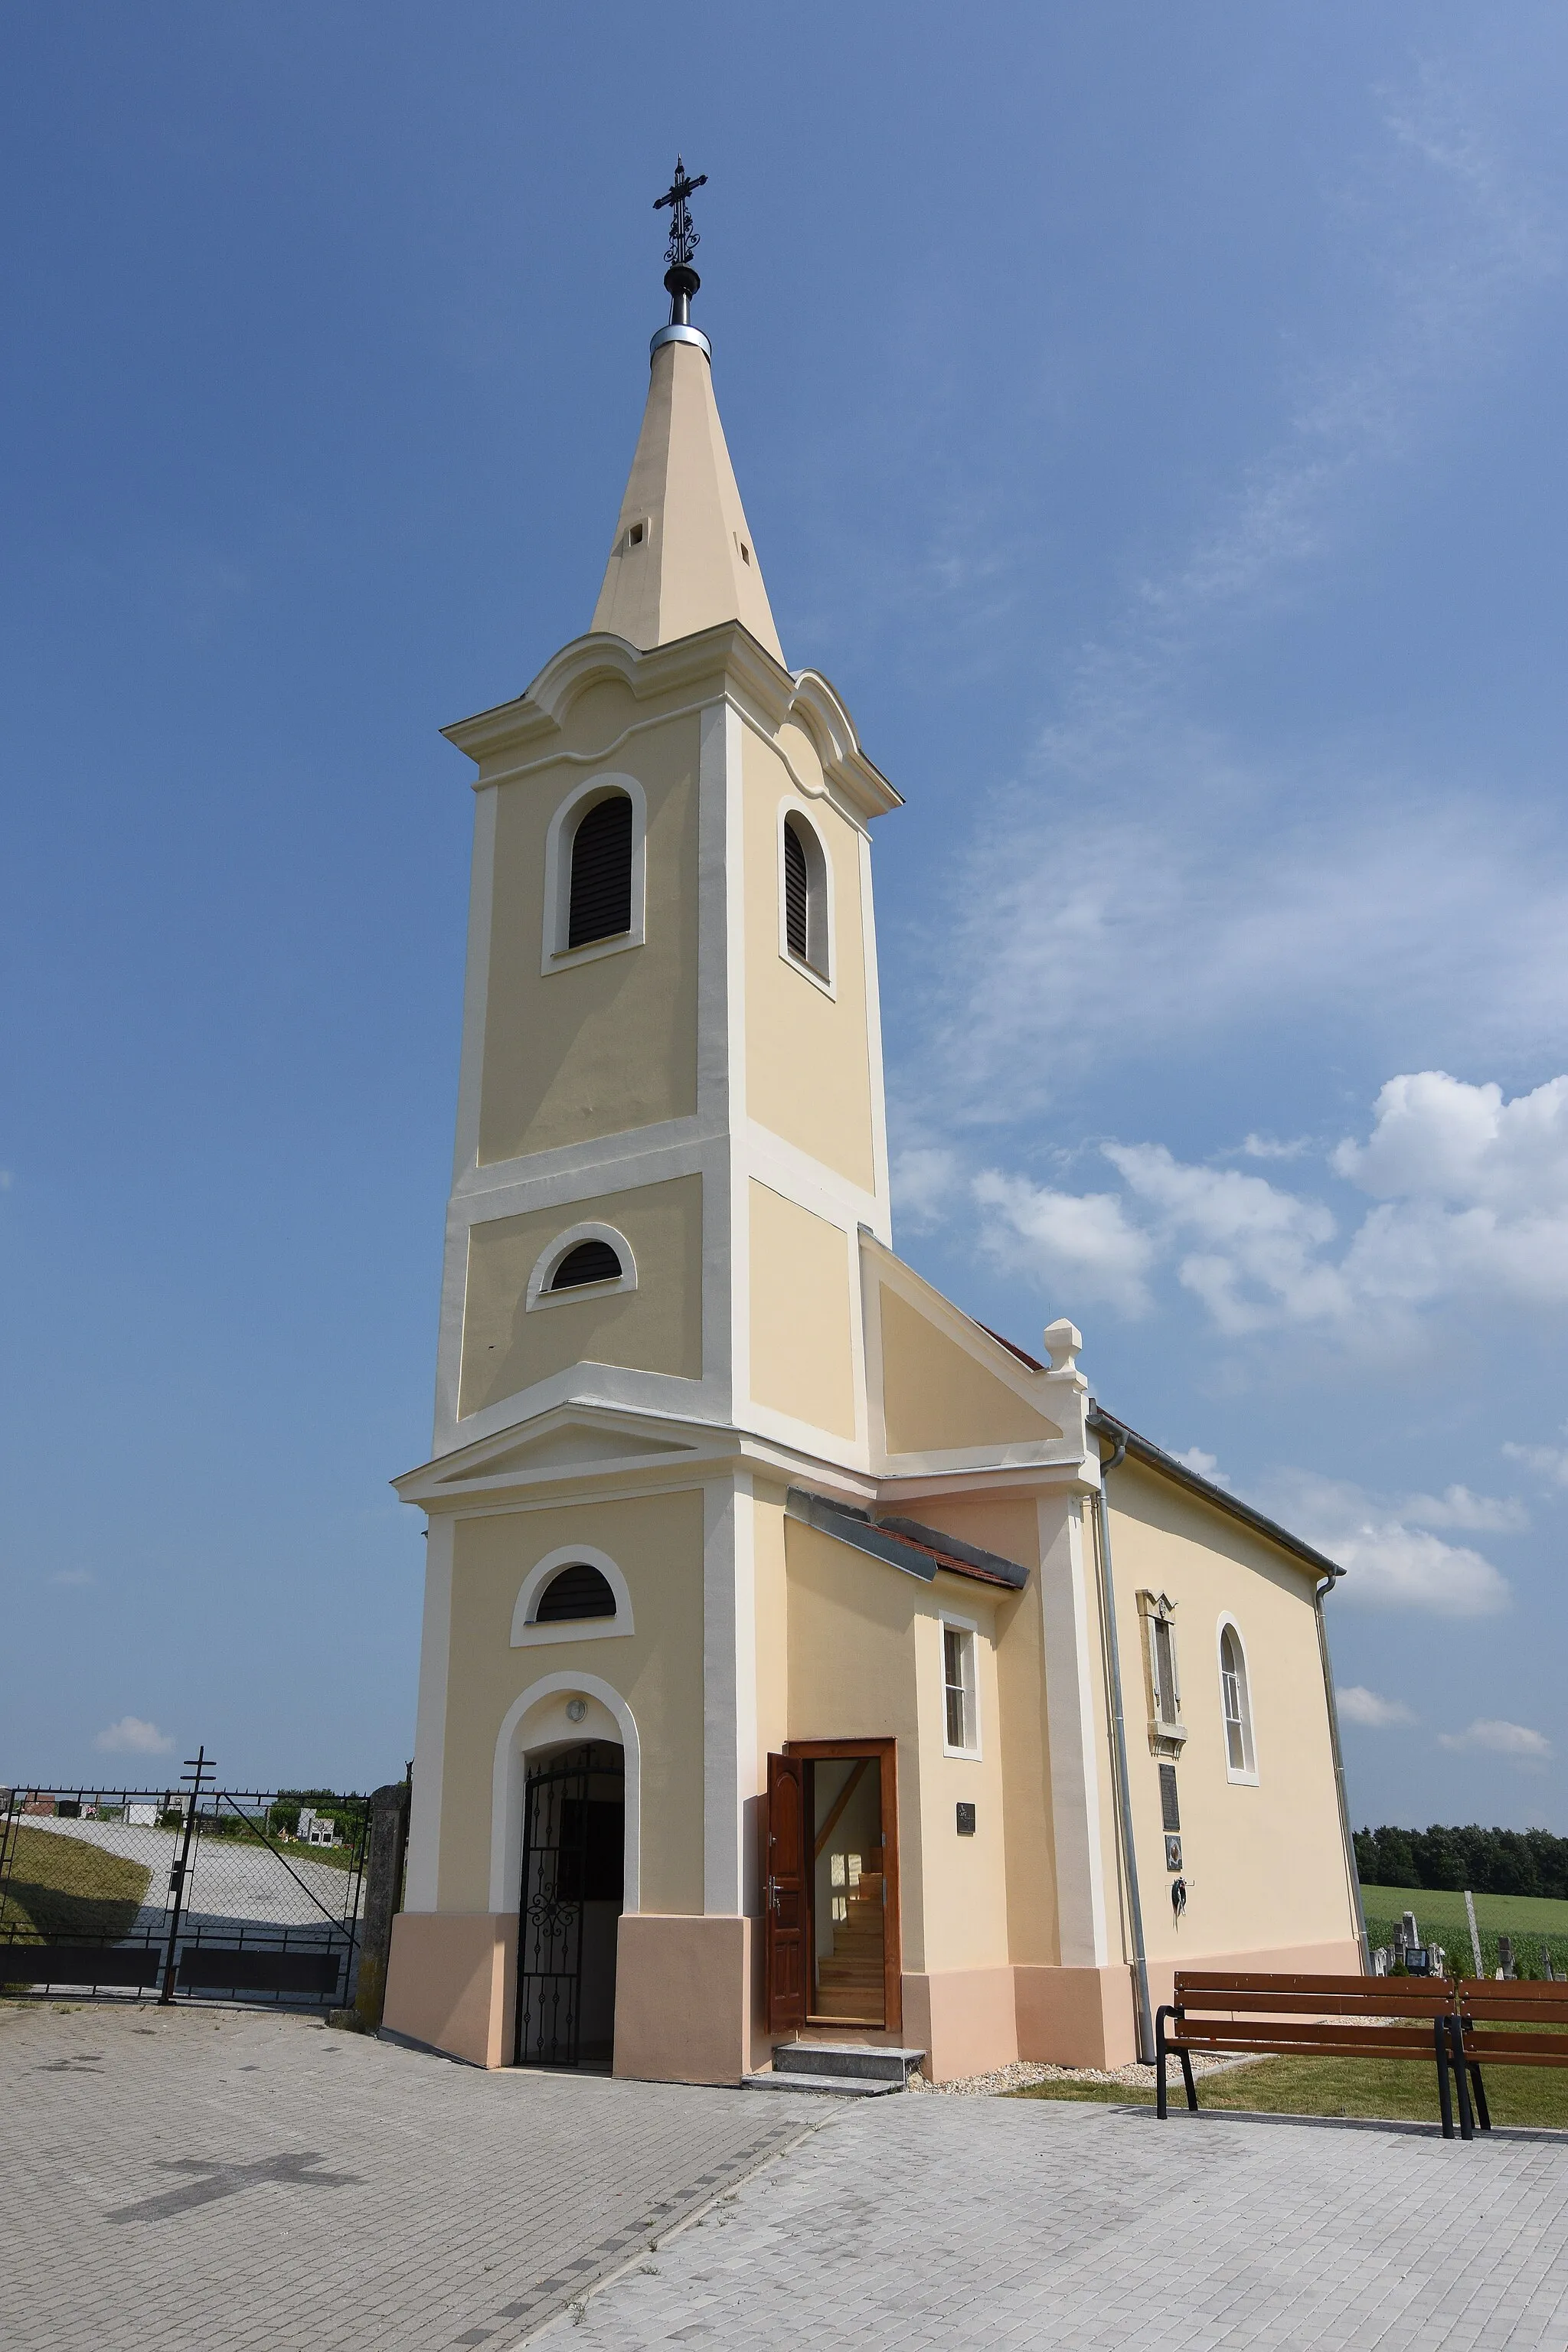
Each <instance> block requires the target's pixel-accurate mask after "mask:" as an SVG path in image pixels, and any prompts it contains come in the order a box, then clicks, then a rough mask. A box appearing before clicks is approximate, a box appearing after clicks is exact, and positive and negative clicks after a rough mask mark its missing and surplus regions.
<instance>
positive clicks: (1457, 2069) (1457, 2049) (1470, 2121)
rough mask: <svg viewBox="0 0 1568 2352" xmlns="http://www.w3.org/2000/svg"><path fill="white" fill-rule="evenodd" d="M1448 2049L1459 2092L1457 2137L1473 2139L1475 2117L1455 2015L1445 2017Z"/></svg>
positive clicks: (1461, 2040) (1459, 2031)
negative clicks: (1471, 2105)
mask: <svg viewBox="0 0 1568 2352" xmlns="http://www.w3.org/2000/svg"><path fill="white" fill-rule="evenodd" d="M1446 2023H1447V2028H1448V2049H1449V2053H1450V2055H1451V2057H1452V2059H1453V2063H1454V2084H1455V2087H1456V2089H1457V2090H1458V2094H1459V2137H1460V2138H1461V2139H1474V2137H1475V2136H1476V2119H1475V2116H1474V2114H1473V2112H1472V2111H1471V2107H1470V2086H1469V2084H1468V2080H1467V2079H1466V2074H1465V2035H1464V2029H1463V2027H1462V2026H1461V2025H1460V2023H1459V2021H1458V2018H1457V2017H1450V2018H1448V2019H1447V2020H1446Z"/></svg>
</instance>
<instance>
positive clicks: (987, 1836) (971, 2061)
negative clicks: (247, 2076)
mask: <svg viewBox="0 0 1568 2352" xmlns="http://www.w3.org/2000/svg"><path fill="white" fill-rule="evenodd" d="M693 185H695V183H693V182H691V181H689V180H688V179H687V178H686V176H685V174H684V172H683V171H681V170H679V168H678V172H677V176H676V182H675V185H674V187H673V189H672V190H671V192H670V197H669V198H668V199H666V200H664V201H666V202H668V204H669V205H670V209H671V217H672V223H673V226H674V232H675V233H674V236H673V237H672V240H671V246H670V251H669V255H668V259H669V262H670V268H669V270H668V276H667V278H666V280H665V283H666V286H667V288H668V290H669V293H670V296H671V320H670V323H669V324H668V325H667V326H664V327H661V328H660V329H659V331H658V333H657V334H656V335H655V336H654V338H653V343H652V354H651V361H652V364H651V375H650V380H649V383H648V391H647V407H646V410H645V412H644V415H643V421H642V430H641V434H640V436H639V437H638V440H637V451H636V455H635V457H634V458H633V460H632V467H631V474H630V478H629V479H628V480H627V483H626V495H625V497H624V499H623V500H622V502H621V509H620V515H619V519H618V520H617V522H616V530H615V536H614V539H613V541H612V542H611V546H610V551H609V558H608V562H607V563H606V566H605V578H604V585H603V587H602V588H601V590H600V592H599V600H598V604H597V605H596V606H595V611H594V614H593V618H592V621H591V624H590V625H589V628H588V631H587V634H586V635H581V636H576V637H574V638H573V639H572V641H571V642H570V643H569V644H568V645H566V646H563V649H562V650H561V651H560V652H559V653H557V654H556V655H555V656H553V658H552V660H550V661H549V662H547V663H546V665H545V667H543V668H542V670H541V671H540V673H539V675H538V676H537V677H535V679H534V680H533V683H532V685H531V686H530V687H529V688H528V690H527V692H526V693H524V694H522V695H521V696H520V697H519V698H517V699H515V700H512V701H508V702H503V703H500V704H499V705H498V706H497V707H496V708H495V709H489V710H486V711H482V712H481V713H480V714H479V716H478V717H477V718H474V719H465V720H463V721H462V722H461V723H459V724H458V725H457V726H454V727H450V728H448V729H447V737H448V740H450V741H451V742H452V743H454V744H455V745H456V746H457V748H458V750H459V751H461V752H463V753H464V754H465V755H466V756H467V757H468V759H469V760H470V761H472V762H473V766H474V774H473V778H472V783H473V789H474V793H475V832H474V852H473V880H472V897H471V904H470V912H469V921H468V979H467V995H466V1006H465V1013H464V1024H463V1038H462V1066H461V1077H460V1086H459V1097H458V1137H457V1152H456V1164H455V1170H454V1175H453V1182H452V1191H451V1197H450V1201H449V1203H448V1208H447V1244H446V1259H445V1276H444V1285H443V1293H442V1304H441V1320H440V1334H439V1343H438V1356H437V1404H436V1424H435V1436H434V1443H433V1447H432V1454H431V1459H430V1460H429V1461H428V1462H427V1463H426V1465H424V1466H423V1468H420V1469H417V1470H414V1471H411V1472H410V1473H408V1475H405V1476H404V1477H402V1478H400V1479H398V1480H397V1481H396V1482H395V1483H396V1490H397V1492H398V1494H399V1495H400V1496H402V1498H403V1499H404V1500H405V1502H407V1503H409V1504H412V1505H414V1506H416V1507H417V1508H418V1509H420V1510H421V1511H423V1512H424V1513H425V1515H426V1519H427V1522H428V1567H427V1570H426V1598H425V1615H424V1633H423V1643H422V1651H421V1660H420V1678H419V1707H418V1727H417V1737H416V1755H415V1763H414V1783H413V1804H412V1830H411V1838H410V1847H409V1858H408V1871H407V1884H406V1892H405V1906H406V1907H405V1909H404V1910H403V1911H402V1912H401V1914H400V1915H399V1916H398V1917H397V1919H396V1922H395V1929H394V1940H393V1948H392V1957H391V1963H390V1968H389V1971H388V1981H387V1990H386V2007H385V2024H386V2026H387V2027H388V2028H389V2029H390V2030H392V2031H393V2032H397V2033H400V2034H402V2035H405V2036H406V2037H408V2038H410V2039H412V2040H414V2041H416V2042H420V2043H423V2044H426V2045H428V2046H431V2047H433V2048H435V2049H437V2050H442V2051H446V2052H448V2053H452V2054H453V2055H454V2056H457V2057H460V2058H464V2059H467V2060H469V2061H471V2062H472V2063H475V2064H479V2065H484V2066H505V2065H512V2064H542V2065H549V2066H565V2067H573V2066H588V2067H595V2066H596V2067H599V2068H605V2067H613V2068H614V2071H615V2072H616V2074H623V2075H636V2076H643V2077H648V2078H657V2079H662V2080H674V2081H685V2082H697V2083H738V2082H741V2081H742V2080H743V2079H744V2077H745V2076H746V2075H748V2074H752V2073H755V2072H757V2071H759V2070H762V2069H764V2068H766V2067H768V2066H769V2065H770V2064H771V2063H772V2054H773V2049H774V2047H775V2046H776V2045H777V2044H779V2043H780V2042H790V2041H795V2040H801V2039H805V2040H812V2039H819V2040H822V2041H826V2042H858V2043H867V2044H878V2043H882V2044H889V2045H896V2046H898V2047H900V2048H904V2049H908V2050H914V2051H919V2052H920V2053H922V2060H921V2063H923V2066H924V2068H925V2071H926V2072H927V2073H928V2074H929V2075H931V2078H932V2079H934V2080H939V2081H941V2080H950V2079H952V2078H954V2077H957V2076H962V2075H966V2074H976V2073H979V2072H982V2071H984V2070H988V2069H990V2068H993V2067H995V2066H998V2065H1000V2064H1002V2063H1005V2062H1007V2061H1009V2060H1013V2059H1016V2058H1034V2059H1047V2060H1054V2061H1058V2062H1061V2063H1068V2064H1074V2065H1089V2066H1115V2065H1120V2064H1121V2063H1125V2062H1126V2061H1127V2060H1129V2059H1131V2058H1132V2057H1133V2056H1135V2055H1136V2054H1138V2052H1139V2049H1140V2046H1141V2044H1144V2042H1145V2036H1146V2035H1147V2032H1148V2018H1149V2015H1150V2012H1151V2010H1152V2006H1153V2005H1154V2004H1156V2003H1158V2002H1159V2001H1160V2000H1165V1999H1168V1998H1169V1988H1170V1981H1171V1974H1172V1971H1173V1969H1174V1968H1175V1967H1177V1966H1200V1967H1201V1966H1203V1965H1205V1964H1210V1965H1221V1964H1223V1965H1226V1966H1232V1967H1234V1966H1236V1965H1237V1964H1238V1963H1239V1962H1242V1961H1246V1962H1247V1963H1248V1964H1249V1965H1252V1966H1254V1967H1257V1968H1258V1969H1332V1970H1358V1969H1361V1968H1362V1967H1363V1964H1364V1952H1363V1940H1364V1939H1363V1931H1362V1928H1361V1923H1360V1914H1359V1903H1358V1896H1357V1892H1356V1882H1355V1875H1354V1869H1353V1862H1352V1854H1351V1851H1350V1845H1349V1837H1348V1831H1347V1824H1346V1819H1345V1810H1344V1801H1343V1790H1342V1778H1341V1771H1340V1761H1339V1742H1338V1735H1337V1730H1336V1726H1335V1718H1334V1703H1333V1691H1332V1683H1331V1675H1330V1671H1329V1658H1328V1649H1327V1644H1326V1641H1325V1636H1324V1628H1323V1616H1322V1606H1323V1600H1324V1597H1325V1595H1326V1594H1327V1593H1328V1592H1330V1591H1331V1589H1332V1586H1333V1583H1334V1581H1335V1580H1336V1579H1337V1577H1338V1576H1339V1574H1340V1573H1341V1571H1340V1570H1338V1569H1337V1568H1336V1567H1335V1566H1334V1565H1333V1563H1332V1562H1331V1561H1330V1560H1327V1559H1323V1558H1322V1557H1321V1555H1320V1554H1319V1553H1317V1552H1316V1551H1314V1550H1313V1549H1311V1548H1310V1546H1309V1545H1307V1544H1305V1543H1303V1542H1300V1541H1299V1540H1298V1539H1297V1538H1295V1537H1293V1536H1292V1535H1290V1534H1289V1532H1288V1531H1287V1530H1285V1529H1284V1528H1279V1527H1278V1526H1276V1525H1274V1524H1273V1523H1272V1522H1270V1521H1269V1520H1268V1519H1266V1518H1264V1517H1261V1516H1260V1515H1259V1514H1258V1513H1257V1512H1255V1511H1253V1510H1251V1509H1249V1508H1248V1507H1247V1506H1246V1505H1245V1504H1243V1503H1241V1502H1239V1501H1237V1499H1236V1497H1234V1496H1231V1495H1228V1494H1226V1493H1225V1492H1224V1491H1222V1490H1221V1489H1220V1488H1218V1487H1216V1486H1213V1485H1211V1484H1209V1483H1208V1482H1207V1481H1205V1479H1203V1478H1202V1477H1200V1476H1198V1475H1195V1474H1194V1472H1193V1471H1192V1470H1190V1469H1188V1468H1187V1467H1186V1466H1185V1465H1184V1464H1182V1463H1179V1462H1177V1461H1175V1460H1173V1458H1172V1457H1171V1456H1169V1455H1168V1454H1164V1453H1163V1452H1162V1451H1161V1450H1160V1449H1159V1448H1158V1447H1157V1446H1155V1445H1152V1444H1149V1443H1148V1442H1146V1441H1145V1440H1144V1439H1142V1438H1141V1437H1139V1436H1138V1435H1137V1434H1136V1433H1134V1432H1132V1431H1131V1430H1130V1429H1128V1428H1127V1427H1126V1426H1125V1424H1123V1423H1121V1422H1119V1421H1118V1420H1116V1419H1115V1418H1114V1417H1113V1415H1112V1414H1111V1413H1110V1412H1105V1411H1102V1410H1100V1408H1099V1407H1098V1406H1097V1404H1096V1403H1095V1402H1094V1401H1093V1399H1092V1398H1091V1397H1090V1395H1089V1388H1088V1383H1087V1381H1086V1378H1085V1375H1084V1373H1083V1371H1082V1370H1080V1369H1079V1353H1080V1349H1081V1347H1082V1341H1081V1339H1080V1337H1079V1332H1078V1331H1077V1330H1076V1329H1075V1328H1074V1327H1073V1325H1072V1323H1070V1322H1069V1321H1068V1320H1067V1319H1065V1318H1060V1319H1058V1320H1056V1321H1054V1322H1052V1323H1051V1324H1049V1325H1048V1326H1047V1328H1046V1331H1045V1333H1044V1336H1043V1339H1042V1340H1041V1342H1040V1352H1039V1356H1038V1358H1037V1357H1036V1356H1035V1355H1034V1354H1031V1353H1029V1352H1026V1350H1025V1349H1023V1348H1021V1347H1017V1346H1015V1345H1014V1344H1013V1343H1012V1342H1011V1341H1010V1340H1007V1339H1002V1338H999V1337H998V1336H997V1335H996V1334H994V1333H993V1332H991V1331H989V1330H987V1329H984V1328H983V1327H982V1326H981V1325H980V1324H978V1323H976V1322H975V1321H973V1319H972V1318H970V1317H969V1316H968V1315H966V1314H965V1313H964V1312H963V1309H962V1308H961V1307H957V1306H954V1305H953V1304H952V1303H951V1302H950V1301H949V1300H948V1299H946V1298H944V1297H942V1296H941V1295H940V1294H939V1293H938V1292H937V1291H936V1290H934V1289H933V1288H932V1287H931V1285H930V1284H929V1283H928V1282H926V1281H924V1280H923V1279H922V1278H921V1276H920V1275H919V1274H918V1273H916V1272H915V1270H914V1269H913V1268H912V1267H911V1266H910V1265H906V1264H905V1263H904V1262H903V1260H902V1259H900V1257H899V1256H898V1255H897V1254H896V1252H895V1250H894V1248H893V1240H892V1217H891V1203H890V1201H889V1187H888V1155H887V1136H886V1124H885V1118H884V1105H883V1082H882V1048H881V1030H880V1021H879V1003H878V976H877V950H876V935H875V929H874V924H873V919H872V890H871V831H872V827H873V825H874V824H877V823H878V822H879V820H881V819H883V818H885V817H890V816H892V815H894V814H895V813H896V812H897V810H898V809H899V808H900V805H901V803H900V796H899V793H897V792H896V791H895V790H894V788H893V786H892V785H891V784H890V783H889V782H888V780H887V778H886V777H885V776H883V775H882V774H881V773H880V772H879V770H878V769H877V768H876V767H875V766H874V765H873V763H872V761H871V760H870V759H869V758H868V756H867V754H866V752H865V751H863V750H862V748H861V744H860V739H859V736H858V733H857V731H856V728H855V723H854V720H853V719H851V717H850V715H849V712H848V711H847V709H846V708H845V705H844V703H843V701H842V699H841V698H840V697H839V696H838V694H837V692H836V691H835V689H834V688H833V687H832V686H831V685H830V684H829V682H828V680H827V678H826V677H824V676H823V675H822V673H821V672H820V671H818V670H815V669H792V668H791V667H789V665H788V663H787V661H786V659H785V656H784V647H783V646H782V645H781V643H780V641H779V635H778V631H777V629H776V628H775V626H774V623H773V613H772V610H771V608H770V606H769V602H768V594H767V590H766V588H765V587H764V585H763V572H762V565H761V562H760V560H759V554H758V550H757V547H756V543H755V541H754V540H753V539H752V531H751V527H750V525H749V524H748V522H747V520H746V516H745V512H744V509H742V503H741V497H740V492H739V490H738V488H737V487H736V483H735V478H734V474H733V472H732V470H731V464H730V457H729V453H728V451H727V449H726V446H725V441H724V434H723V430H722V427H721V424H720V421H719V412H718V409H717V407H716V406H715V404H714V394H713V380H712V367H711V352H710V346H709V342H708V340H707V338H706V336H704V335H703V334H702V333H701V332H700V331H699V330H698V329H697V328H696V327H694V326H693V325H692V324H691V323H690V301H691V297H692V295H693V294H694V293H695V292H696V290H697V287H698V278H697V274H696V272H695V270H694V269H693V268H691V248H692V246H693V245H694V243H695V236H694V234H693V232H692V230H691V226H690V216H689V209H688V198H689V194H690V190H691V188H692V186H693ZM1069 1303H1070V1302H1069ZM492 1358H493V1359H494V1360H493V1361H492ZM1145 2046H1146V2045H1145Z"/></svg>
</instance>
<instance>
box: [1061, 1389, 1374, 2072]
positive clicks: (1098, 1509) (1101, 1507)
mask: <svg viewBox="0 0 1568 2352" xmlns="http://www.w3.org/2000/svg"><path fill="white" fill-rule="evenodd" d="M1126 1455H1127V1437H1126V1433H1125V1432H1123V1433H1121V1435H1120V1436H1119V1437H1118V1438H1117V1441H1116V1451H1115V1452H1114V1453H1113V1454H1112V1455H1111V1456H1110V1461H1109V1462H1101V1464H1100V1492H1099V1494H1098V1495H1097V1496H1095V1528H1096V1532H1097V1534H1098V1536H1099V1538H1100V1541H1099V1545H1098V1549H1099V1552H1100V1588H1101V1591H1102V1593H1103V1596H1104V1601H1105V1641H1106V1647H1107V1649H1108V1650H1109V1651H1110V1715H1111V1722H1112V1725H1113V1727H1114V1728H1115V1732H1116V1805H1117V1812H1118V1815H1119V1817H1120V1820H1121V1853H1122V1861H1123V1864H1124V1866H1125V1868H1126V1872H1127V1910H1128V1916H1129V1921H1130V1924H1131V1929H1132V1966H1133V1971H1134V1973H1135V1975H1136V1977H1137V1979H1138V2055H1139V2057H1140V2058H1141V2059H1142V2062H1143V2063H1144V2065H1145V2066H1152V2064H1153V2063H1154V2012H1153V2009H1152V2006H1151V2004H1150V2000H1149V1956H1148V1953H1147V1952H1146V1951H1145V1950H1144V1948H1143V1906H1142V1902H1141V1901H1140V1900H1139V1895H1138V1851H1137V1848H1136V1847H1135V1846H1134V1844H1133V1843H1132V1791H1131V1787H1130V1785H1129V1782H1128V1777H1127V1719H1126V1716H1125V1714H1124V1713H1123V1710H1122V1705H1121V1643H1119V1642H1118V1640H1117V1638H1116V1578H1115V1574H1114V1572H1113V1570H1112V1567H1111V1559H1110V1506H1109V1503H1108V1501H1107V1498H1106V1492H1105V1481H1106V1479H1107V1478H1108V1477H1109V1476H1110V1473H1111V1471H1112V1470H1118V1469H1120V1468H1121V1464H1122V1463H1123V1461H1124V1460H1125V1459H1126ZM1321 1625H1322V1620H1321V1616H1320V1618H1319V1630H1320V1632H1321ZM1336 1752H1337V1735H1336ZM1341 1803H1342V1804H1343V1799H1342V1800H1341ZM1364 1941H1365V1931H1364V1929H1363V1944H1364Z"/></svg>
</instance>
